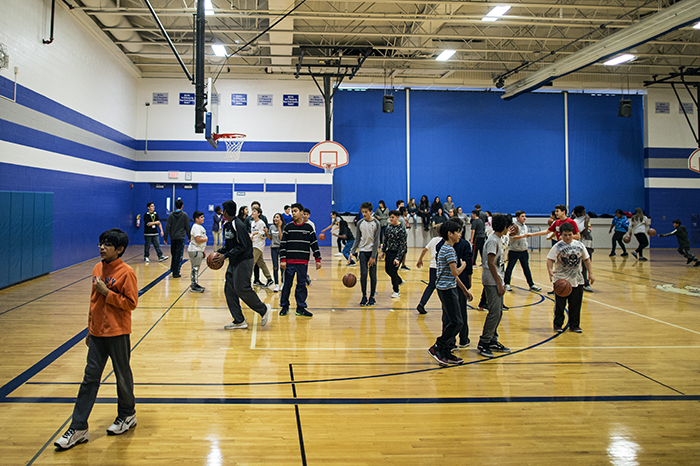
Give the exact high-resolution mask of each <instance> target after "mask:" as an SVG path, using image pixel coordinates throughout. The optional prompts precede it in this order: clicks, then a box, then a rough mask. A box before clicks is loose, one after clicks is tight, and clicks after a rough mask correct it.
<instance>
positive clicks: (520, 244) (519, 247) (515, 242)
mask: <svg viewBox="0 0 700 466" xmlns="http://www.w3.org/2000/svg"><path fill="white" fill-rule="evenodd" d="M513 225H515V226H516V227H518V233H517V234H516V235H515V236H520V235H527V232H528V228H527V225H525V224H523V223H520V222H513ZM527 246H528V245H527V238H520V239H512V238H511V240H510V246H509V249H510V250H511V251H519V252H522V251H527Z"/></svg>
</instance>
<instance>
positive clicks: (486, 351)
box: [476, 345, 494, 358]
mask: <svg viewBox="0 0 700 466" xmlns="http://www.w3.org/2000/svg"><path fill="white" fill-rule="evenodd" d="M476 350H477V351H478V352H479V354H480V355H482V356H484V357H485V358H492V357H494V356H493V353H492V352H491V350H490V349H488V348H486V347H485V346H481V345H479V346H477V348H476Z"/></svg>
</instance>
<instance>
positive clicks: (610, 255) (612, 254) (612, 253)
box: [608, 252, 617, 257]
mask: <svg viewBox="0 0 700 466" xmlns="http://www.w3.org/2000/svg"><path fill="white" fill-rule="evenodd" d="M613 256H617V254H615V253H614V252H611V253H610V254H608V257H613Z"/></svg>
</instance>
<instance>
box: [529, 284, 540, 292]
mask: <svg viewBox="0 0 700 466" xmlns="http://www.w3.org/2000/svg"><path fill="white" fill-rule="evenodd" d="M530 291H534V292H538V291H542V288H540V287H539V286H537V285H532V286H531V287H530Z"/></svg>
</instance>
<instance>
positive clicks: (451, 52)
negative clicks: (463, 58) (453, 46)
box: [435, 50, 455, 61]
mask: <svg viewBox="0 0 700 466" xmlns="http://www.w3.org/2000/svg"><path fill="white" fill-rule="evenodd" d="M454 54H455V50H443V51H442V53H441V54H440V55H438V57H437V58H436V59H435V60H437V61H447V60H449V59H450V57H451V56H452V55H454Z"/></svg>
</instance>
